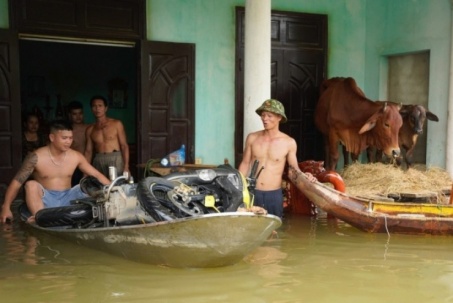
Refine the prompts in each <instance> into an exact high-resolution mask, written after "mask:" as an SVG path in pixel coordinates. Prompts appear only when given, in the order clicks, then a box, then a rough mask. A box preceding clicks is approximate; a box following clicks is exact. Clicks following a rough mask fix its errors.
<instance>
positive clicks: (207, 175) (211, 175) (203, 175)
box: [197, 169, 217, 181]
mask: <svg viewBox="0 0 453 303" xmlns="http://www.w3.org/2000/svg"><path fill="white" fill-rule="evenodd" d="M197 173H198V177H199V178H200V179H201V180H203V181H212V180H214V179H215V177H216V176H217V174H216V172H215V171H214V170H213V169H200V170H199V171H197Z"/></svg>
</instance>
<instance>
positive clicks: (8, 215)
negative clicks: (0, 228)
mask: <svg viewBox="0 0 453 303" xmlns="http://www.w3.org/2000/svg"><path fill="white" fill-rule="evenodd" d="M12 220H13V214H12V212H11V210H10V209H9V207H6V208H5V207H2V210H1V213H0V222H1V223H2V224H5V223H7V222H8V221H9V222H11V221H12Z"/></svg>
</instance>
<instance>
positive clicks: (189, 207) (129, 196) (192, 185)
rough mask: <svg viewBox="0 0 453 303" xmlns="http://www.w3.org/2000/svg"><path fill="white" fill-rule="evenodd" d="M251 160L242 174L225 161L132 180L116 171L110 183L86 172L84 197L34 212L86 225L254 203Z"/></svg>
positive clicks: (40, 220)
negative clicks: (136, 180) (219, 164)
mask: <svg viewBox="0 0 453 303" xmlns="http://www.w3.org/2000/svg"><path fill="white" fill-rule="evenodd" d="M258 165H259V163H258V161H255V162H254V164H253V167H252V170H251V173H250V175H249V176H248V177H247V178H246V177H244V176H243V175H242V174H241V173H240V172H239V171H238V170H236V169H234V168H233V167H231V166H229V165H221V166H219V167H217V168H213V169H200V170H188V171H185V172H176V173H172V174H169V175H166V176H161V177H146V178H144V179H143V180H141V181H140V182H138V183H134V182H133V181H132V180H131V178H128V176H119V177H116V178H115V179H113V180H112V182H111V184H110V185H108V186H104V185H102V184H101V183H100V182H99V181H98V180H97V179H95V178H94V177H85V178H83V179H82V180H81V182H80V187H81V189H82V191H83V192H85V193H86V194H87V195H88V197H87V198H83V199H77V200H74V201H72V204H71V205H70V206H64V207H55V208H45V209H42V210H40V211H38V212H37V213H36V215H35V220H36V224H37V225H38V226H40V227H56V226H65V227H67V228H76V229H85V228H96V227H114V226H126V225H136V224H146V223H154V222H162V221H172V220H176V219H180V218H187V217H193V216H202V215H204V214H211V213H223V212H235V211H238V209H241V208H244V209H250V208H251V207H252V206H253V200H254V189H255V185H256V179H257V178H258V176H259V174H260V173H261V171H262V169H263V168H264V167H262V168H261V169H260V170H259V171H258V172H257V169H258Z"/></svg>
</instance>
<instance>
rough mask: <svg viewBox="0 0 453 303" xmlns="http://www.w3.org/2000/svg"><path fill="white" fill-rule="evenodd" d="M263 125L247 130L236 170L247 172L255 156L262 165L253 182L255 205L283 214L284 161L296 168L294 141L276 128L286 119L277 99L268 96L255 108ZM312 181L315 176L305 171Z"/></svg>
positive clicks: (279, 214) (314, 179) (270, 211)
mask: <svg viewBox="0 0 453 303" xmlns="http://www.w3.org/2000/svg"><path fill="white" fill-rule="evenodd" d="M256 113H257V114H258V115H259V116H260V117H261V121H262V122H263V126H264V129H263V130H260V131H257V132H253V133H250V134H248V136H247V139H246V141H245V149H244V154H243V158H242V162H241V164H240V165H239V171H240V172H241V173H242V174H243V175H245V176H247V175H248V173H249V171H250V169H251V165H252V163H253V162H254V161H255V160H258V161H259V163H260V167H261V166H264V169H263V171H262V172H261V174H260V175H259V178H258V180H257V182H256V190H255V202H254V205H255V206H261V207H263V208H265V209H266V210H267V211H268V213H269V214H273V215H276V216H279V217H282V216H283V191H282V175H283V171H284V169H285V165H286V162H288V164H289V165H290V166H292V167H294V168H296V169H297V168H298V167H299V165H298V161H297V157H296V152H297V144H296V141H295V140H294V139H293V138H291V137H290V136H288V135H287V134H285V133H283V132H281V131H280V130H279V125H280V123H285V122H286V121H287V120H288V119H287V118H286V115H285V108H284V107H283V104H282V103H281V102H280V101H277V100H275V99H269V100H266V101H264V103H263V104H262V105H261V106H260V107H259V108H258V109H257V110H256ZM307 176H308V178H309V179H310V180H311V181H316V178H315V177H313V176H312V175H311V174H307Z"/></svg>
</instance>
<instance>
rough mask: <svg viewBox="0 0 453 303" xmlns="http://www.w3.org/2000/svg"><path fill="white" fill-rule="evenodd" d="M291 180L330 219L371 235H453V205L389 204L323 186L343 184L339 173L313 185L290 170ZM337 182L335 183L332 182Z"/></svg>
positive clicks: (300, 174)
mask: <svg viewBox="0 0 453 303" xmlns="http://www.w3.org/2000/svg"><path fill="white" fill-rule="evenodd" d="M288 178H289V180H290V181H291V182H292V184H294V185H295V186H296V187H297V188H298V189H299V190H300V191H301V192H302V193H303V194H304V195H305V196H306V197H307V198H308V199H309V200H310V201H311V202H312V203H313V204H315V205H316V206H317V207H319V208H320V209H321V210H323V211H325V212H326V213H328V214H329V215H331V216H333V217H335V218H337V219H340V220H342V221H344V222H346V223H348V224H350V225H352V226H354V227H356V228H358V229H360V230H362V231H366V232H370V233H403V234H431V235H453V205H452V204H437V203H414V202H412V203H411V202H388V201H380V200H378V199H365V198H359V197H354V196H351V195H348V194H346V193H344V192H341V191H338V190H336V189H335V188H336V187H337V186H334V187H335V188H332V187H330V186H327V185H325V184H323V183H321V182H331V183H332V184H334V185H335V183H337V184H338V183H341V182H339V179H341V177H339V175H338V174H337V173H335V172H324V173H323V174H321V177H318V176H317V178H318V180H319V181H321V182H310V181H309V180H308V178H307V177H306V176H305V174H303V173H301V172H300V171H298V170H295V169H292V168H290V171H289V173H288ZM332 181H333V182H332Z"/></svg>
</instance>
